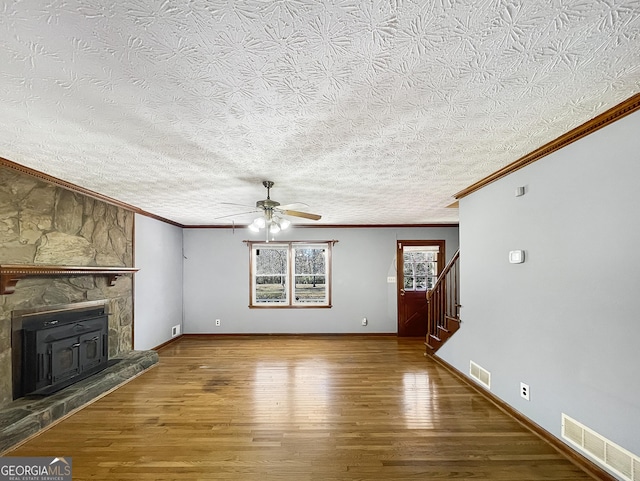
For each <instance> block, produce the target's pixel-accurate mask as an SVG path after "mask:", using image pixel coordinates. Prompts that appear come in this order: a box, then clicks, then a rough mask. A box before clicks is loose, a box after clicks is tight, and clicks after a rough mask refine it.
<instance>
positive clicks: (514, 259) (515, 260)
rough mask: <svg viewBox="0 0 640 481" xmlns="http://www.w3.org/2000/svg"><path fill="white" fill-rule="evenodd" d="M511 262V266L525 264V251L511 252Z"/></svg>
mask: <svg viewBox="0 0 640 481" xmlns="http://www.w3.org/2000/svg"><path fill="white" fill-rule="evenodd" d="M509 262H510V263H511V264H522V263H523V262H524V251H509Z"/></svg>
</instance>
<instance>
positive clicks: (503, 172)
mask: <svg viewBox="0 0 640 481" xmlns="http://www.w3.org/2000/svg"><path fill="white" fill-rule="evenodd" d="M637 110H640V93H637V94H635V95H633V96H632V97H630V98H628V99H627V100H625V101H624V102H621V103H619V104H618V105H616V106H615V107H613V108H611V109H609V110H607V111H606V112H603V113H602V114H600V115H598V116H597V117H594V118H593V119H591V120H589V121H587V122H585V123H584V124H582V125H580V126H578V127H576V128H575V129H573V130H570V131H569V132H567V133H566V134H564V135H561V136H560V137H558V138H557V139H555V140H552V141H551V142H549V143H547V144H544V145H543V146H542V147H540V148H538V149H536V150H534V151H533V152H531V153H529V154H527V155H525V156H524V157H521V158H519V159H518V160H516V161H515V162H512V163H511V164H509V165H507V166H505V167H503V168H502V169H500V170H498V171H496V172H494V173H493V174H491V175H488V176H487V177H485V178H484V179H481V180H479V181H478V182H476V183H475V184H472V185H470V186H469V187H467V188H466V189H464V190H461V191H460V192H458V193H457V194H455V195H454V197H455V198H456V199H462V198H463V197H466V196H468V195H469V194H472V193H473V192H475V191H477V190H480V189H482V188H483V187H485V186H486V185H488V184H490V183H492V182H495V181H496V180H498V179H502V178H503V177H506V176H507V175H509V174H511V173H513V172H515V171H516V170H519V169H522V168H523V167H525V166H527V165H529V164H531V163H533V162H535V161H537V160H540V159H541V158H543V157H546V156H547V155H549V154H552V153H553V152H556V151H558V150H560V149H562V148H563V147H566V146H567V145H569V144H571V143H573V142H575V141H576V140H580V139H582V138H584V137H586V136H587V135H589V134H592V133H593V132H595V131H596V130H599V129H601V128H603V127H606V126H607V125H610V124H612V123H613V122H615V121H616V120H619V119H621V118H623V117H625V116H627V115H629V114H632V113H633V112H635V111H637Z"/></svg>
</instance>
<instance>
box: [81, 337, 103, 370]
mask: <svg viewBox="0 0 640 481" xmlns="http://www.w3.org/2000/svg"><path fill="white" fill-rule="evenodd" d="M106 346H107V345H106V333H104V332H103V331H92V332H87V333H86V334H83V335H81V336H80V366H81V369H82V371H83V372H85V371H89V370H91V369H94V368H96V367H98V366H100V365H101V364H102V363H105V362H107V349H106Z"/></svg>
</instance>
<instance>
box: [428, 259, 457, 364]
mask: <svg viewBox="0 0 640 481" xmlns="http://www.w3.org/2000/svg"><path fill="white" fill-rule="evenodd" d="M459 328H460V249H458V250H457V251H456V253H455V254H454V255H453V257H452V258H451V260H450V261H449V263H448V264H447V266H446V267H445V268H444V269H443V271H442V272H441V273H440V276H439V277H438V280H437V281H436V283H435V285H434V286H433V289H431V290H430V291H427V339H426V342H425V345H426V346H427V349H426V355H433V354H435V352H436V351H437V350H438V349H440V347H441V346H442V345H443V344H444V343H445V342H446V341H447V339H449V338H450V337H451V336H452V335H453V333H454V332H456V331H457V330H458V329H459Z"/></svg>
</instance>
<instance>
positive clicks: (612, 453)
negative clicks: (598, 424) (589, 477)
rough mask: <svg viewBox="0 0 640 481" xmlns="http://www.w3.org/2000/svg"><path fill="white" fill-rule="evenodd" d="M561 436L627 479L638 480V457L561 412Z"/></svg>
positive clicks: (639, 465) (639, 475) (639, 460)
mask: <svg viewBox="0 0 640 481" xmlns="http://www.w3.org/2000/svg"><path fill="white" fill-rule="evenodd" d="M562 437H563V438H564V439H566V440H567V441H569V442H570V443H571V444H573V445H575V446H576V447H577V448H578V449H579V450H580V451H582V452H584V453H585V454H587V455H589V456H590V457H591V458H593V459H595V460H597V461H599V462H600V463H602V464H603V465H604V466H606V467H607V468H609V469H611V470H612V471H613V472H615V473H616V474H619V475H620V476H622V477H623V478H624V479H626V480H628V481H640V457H638V456H636V455H634V454H632V453H630V452H629V451H627V450H626V449H624V448H621V447H620V446H618V445H617V444H615V443H613V442H611V441H609V440H608V439H607V438H605V437H603V436H601V435H600V434H598V433H596V432H595V431H593V430H591V429H589V428H588V427H586V426H584V425H583V424H580V423H579V422H578V421H576V420H575V419H571V418H570V417H569V416H567V415H566V414H564V413H563V414H562Z"/></svg>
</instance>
